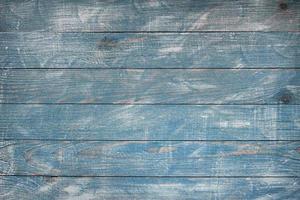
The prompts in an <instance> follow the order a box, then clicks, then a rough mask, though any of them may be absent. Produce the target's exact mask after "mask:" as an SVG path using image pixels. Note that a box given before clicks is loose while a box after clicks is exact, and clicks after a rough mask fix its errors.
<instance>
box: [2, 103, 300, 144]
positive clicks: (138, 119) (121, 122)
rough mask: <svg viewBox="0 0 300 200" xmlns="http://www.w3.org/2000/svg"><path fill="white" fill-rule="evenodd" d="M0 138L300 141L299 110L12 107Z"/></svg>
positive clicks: (4, 108) (271, 107)
mask: <svg viewBox="0 0 300 200" xmlns="http://www.w3.org/2000/svg"><path fill="white" fill-rule="evenodd" d="M0 110H1V115H0V132H1V136H0V138H3V139H41V140H51V139H53V140H299V139H300V135H299V132H300V126H299V119H300V106H299V105H293V106H292V105H279V106H277V105H232V106H230V105H224V106H217V105H206V106H205V105H11V104H4V105H1V107H0Z"/></svg>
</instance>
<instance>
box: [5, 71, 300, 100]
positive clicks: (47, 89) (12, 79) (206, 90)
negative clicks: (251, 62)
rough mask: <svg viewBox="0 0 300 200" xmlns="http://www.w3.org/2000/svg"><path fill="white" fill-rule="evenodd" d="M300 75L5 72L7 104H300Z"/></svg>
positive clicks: (209, 72)
mask: <svg viewBox="0 0 300 200" xmlns="http://www.w3.org/2000/svg"><path fill="white" fill-rule="evenodd" d="M299 77H300V71H299V70H295V69H289V70H279V69H276V70H275V69H273V70H266V69H265V70H261V69H259V70H258V69H256V70H254V69H252V70H239V69H231V70H228V69H226V70H224V69H223V70H220V69H214V70H204V69H185V70H183V69H181V70H179V69H176V70H175V69H164V70H162V69H135V70H132V69H117V70H116V69H102V70H100V69H97V70H96V69H73V70H68V69H59V70H58V69H56V70H42V69H40V70H36V69H35V70H28V69H25V70H24V69H22V70H21V69H14V70H13V69H8V70H3V69H2V70H0V84H1V85H2V87H1V88H2V91H1V93H2V96H1V99H0V102H2V103H82V104H87V103H105V104H299V100H300V96H299V95H300V92H299V88H300V87H299V86H300V78H299Z"/></svg>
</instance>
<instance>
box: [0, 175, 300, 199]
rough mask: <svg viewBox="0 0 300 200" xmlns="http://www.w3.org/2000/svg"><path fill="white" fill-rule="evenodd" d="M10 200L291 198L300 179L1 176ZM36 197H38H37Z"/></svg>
mask: <svg viewBox="0 0 300 200" xmlns="http://www.w3.org/2000/svg"><path fill="white" fill-rule="evenodd" d="M0 186H1V187H2V190H1V192H0V198H1V199H6V200H16V199H23V200H40V199H44V200H50V199H51V200H52V199H70V200H71V199H77V200H81V199H82V200H86V199H89V200H96V199H98V200H100V199H107V200H115V199H122V200H124V199H125V200H127V199H128V200H132V199H153V200H154V199H172V200H174V199H178V200H182V199H195V200H196V199H197V200H198V199H219V200H221V199H232V200H237V199H245V200H248V199H249V200H250V199H290V200H298V199H299V198H300V191H299V187H300V181H299V178H159V179H158V178H116V177H111V178H104V177H90V178H78V177H76V178H74V177H69V178H68V177H11V176H10V177H5V176H4V177H3V176H2V177H0ZM33 194H34V195H33Z"/></svg>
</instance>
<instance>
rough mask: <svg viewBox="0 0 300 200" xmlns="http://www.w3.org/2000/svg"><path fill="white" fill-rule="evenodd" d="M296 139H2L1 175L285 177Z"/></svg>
mask: <svg viewBox="0 0 300 200" xmlns="http://www.w3.org/2000/svg"><path fill="white" fill-rule="evenodd" d="M299 145H300V142H271V141H268V142H267V141H264V142H257V141H255V142H254V141H226V142H224V141H220V142H217V141H211V142H208V141H189V142H187V141H186V142H182V141H178V142H177V141H176V142H174V141H173V142H170V141H155V142H154V141H114V142H112V141H38V140H37V141H4V142H1V146H0V147H1V148H0V156H1V159H2V163H3V164H2V165H1V168H0V171H1V174H7V175H47V176H209V177H210V176H234V177H235V176H245V177H249V176H266V177H268V176H276V177H277V176H278V177H280V176H284V177H286V176H288V177H295V176H297V175H298V174H299V170H300V169H299V162H300V153H299Z"/></svg>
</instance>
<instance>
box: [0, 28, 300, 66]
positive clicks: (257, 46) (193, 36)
mask: <svg viewBox="0 0 300 200" xmlns="http://www.w3.org/2000/svg"><path fill="white" fill-rule="evenodd" d="M0 44H1V48H0V67H2V68H237V69H243V68H260V69H262V68H299V67H300V35H299V33H298V32H271V33H261V32H216V33H152V34H150V33H131V34H130V33H40V32H30V33H0Z"/></svg>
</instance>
